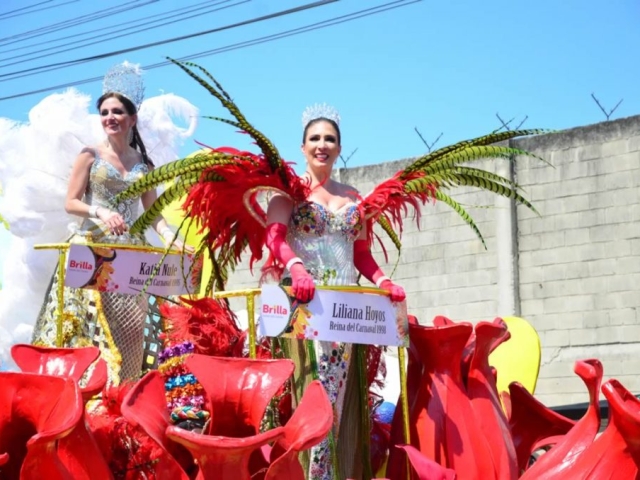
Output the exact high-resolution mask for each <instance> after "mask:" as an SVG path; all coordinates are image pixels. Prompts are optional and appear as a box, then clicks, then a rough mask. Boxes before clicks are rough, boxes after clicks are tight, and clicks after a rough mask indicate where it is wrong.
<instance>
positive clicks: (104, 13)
mask: <svg viewBox="0 0 640 480" xmlns="http://www.w3.org/2000/svg"><path fill="white" fill-rule="evenodd" d="M159 1H160V0H147V1H145V2H143V3H140V4H139V5H133V6H131V7H129V6H128V5H130V4H132V3H139V2H140V0H130V1H128V2H126V3H123V4H121V5H117V6H115V7H113V6H111V7H109V8H105V9H103V10H98V11H96V12H93V13H90V14H88V15H83V16H81V17H77V16H74V17H73V18H71V19H69V20H63V21H61V22H58V23H53V24H51V25H47V26H45V27H40V28H36V29H35V30H29V31H27V32H22V33H18V34H16V35H11V36H9V37H5V38H0V43H2V44H3V45H11V44H13V43H18V42H22V41H24V40H27V39H29V38H35V37H41V36H42V35H46V34H48V33H52V32H57V31H59V30H64V29H66V28H69V27H75V26H76V25H80V24H84V23H89V22H93V21H94V20H100V19H102V18H104V17H109V16H112V15H116V14H119V13H123V12H128V11H130V10H133V9H135V8H140V7H145V6H147V5H150V4H152V3H157V2H159ZM22 37H26V38H22ZM12 39H15V40H13V41H12V42H9V41H7V40H12Z"/></svg>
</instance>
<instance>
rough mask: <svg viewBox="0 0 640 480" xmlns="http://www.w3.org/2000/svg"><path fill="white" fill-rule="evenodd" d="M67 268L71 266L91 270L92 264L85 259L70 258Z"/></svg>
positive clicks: (75, 268) (76, 268)
mask: <svg viewBox="0 0 640 480" xmlns="http://www.w3.org/2000/svg"><path fill="white" fill-rule="evenodd" d="M69 268H72V269H74V270H87V271H90V270H93V265H92V264H91V262H87V261H86V260H82V261H77V260H70V261H69Z"/></svg>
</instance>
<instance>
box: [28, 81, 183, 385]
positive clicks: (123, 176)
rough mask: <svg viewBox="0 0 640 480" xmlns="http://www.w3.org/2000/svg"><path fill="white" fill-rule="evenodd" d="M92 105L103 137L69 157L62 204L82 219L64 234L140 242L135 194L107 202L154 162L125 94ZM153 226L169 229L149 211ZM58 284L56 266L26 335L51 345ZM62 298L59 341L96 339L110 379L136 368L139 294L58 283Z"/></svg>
mask: <svg viewBox="0 0 640 480" xmlns="http://www.w3.org/2000/svg"><path fill="white" fill-rule="evenodd" d="M97 108H98V110H99V112H100V120H101V123H102V127H103V129H104V132H105V134H106V136H107V139H106V141H105V143H104V144H103V145H99V146H95V147H92V148H85V149H84V150H83V151H82V152H81V153H80V154H79V155H78V157H77V159H76V161H75V163H74V166H73V169H72V172H71V177H70V180H69V186H68V191H67V199H66V203H65V209H66V211H67V212H68V213H70V214H73V215H77V216H80V217H84V221H83V222H82V224H81V225H80V227H78V228H77V229H76V231H75V233H74V234H73V235H72V237H71V238H70V239H69V242H70V243H106V244H134V245H143V244H145V243H146V242H145V239H144V237H143V236H136V235H131V234H130V233H129V232H128V228H129V227H130V226H131V225H132V224H133V222H134V221H135V220H136V218H137V217H138V214H139V212H138V205H139V203H140V202H139V200H138V199H133V200H127V201H124V202H121V203H120V204H118V205H117V206H116V207H113V206H111V205H110V203H109V202H110V200H111V199H112V198H113V197H114V196H115V195H116V194H118V193H119V192H121V191H122V190H124V189H125V188H127V187H128V186H129V185H131V184H132V183H133V182H135V181H136V180H138V179H139V178H140V177H142V176H143V175H144V174H146V173H148V172H149V171H150V170H151V169H152V168H153V164H152V163H151V161H150V160H149V158H148V157H147V155H146V151H145V149H144V145H143V144H142V141H141V139H140V136H139V134H138V131H137V129H136V127H135V124H136V120H137V116H136V107H135V105H134V104H133V102H131V101H130V100H129V99H128V98H127V97H125V96H124V95H122V94H119V93H115V92H108V93H106V94H104V95H103V96H102V97H100V98H99V99H98V102H97ZM155 199H156V194H155V192H154V191H150V192H146V193H144V194H143V195H142V197H141V200H142V205H143V207H144V208H147V207H148V206H150V205H151V204H152V203H153V202H154V201H155ZM154 228H155V230H156V231H157V232H158V233H159V234H160V235H161V236H162V237H163V238H165V239H169V237H173V233H172V232H171V230H170V229H169V228H168V226H167V224H166V222H165V221H164V220H163V219H162V218H161V217H160V218H158V219H156V221H155V223H154ZM180 246H181V245H178V247H180ZM57 291H58V275H57V273H56V274H55V275H54V277H53V279H52V281H51V284H50V287H49V290H48V292H47V295H46V297H45V300H44V304H43V306H42V309H41V311H40V315H39V317H38V320H37V323H36V326H35V329H34V334H33V340H32V343H34V344H36V345H46V346H54V345H56V333H57V324H58V313H57V308H58V299H57ZM64 306H65V308H64V314H63V317H62V321H63V344H64V346H65V347H81V346H87V345H96V346H98V347H99V348H100V351H101V357H102V358H103V359H104V360H105V361H106V362H107V366H108V372H109V382H110V383H112V384H118V383H119V382H120V380H124V379H135V378H137V377H138V376H139V375H140V374H141V372H142V369H143V363H144V360H145V359H144V358H143V357H144V335H145V332H144V329H145V320H146V317H147V312H148V299H147V296H146V295H139V296H134V295H119V294H116V293H108V292H105V293H100V292H98V291H97V290H88V289H74V288H68V287H65V288H64Z"/></svg>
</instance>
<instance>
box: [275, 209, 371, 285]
mask: <svg viewBox="0 0 640 480" xmlns="http://www.w3.org/2000/svg"><path fill="white" fill-rule="evenodd" d="M361 229H362V222H361V215H360V209H359V208H358V205H357V204H355V203H348V204H346V205H344V206H343V207H342V208H340V209H338V210H336V211H335V212H334V211H331V210H330V209H328V208H327V207H324V206H323V205H320V204H319V203H315V202H304V203H300V204H298V205H296V206H295V207H294V209H293V213H292V215H291V220H290V222H289V235H288V238H287V240H288V243H289V245H291V248H292V249H293V250H294V252H295V253H296V255H298V256H299V257H300V258H301V259H302V261H303V263H304V265H305V267H306V269H307V271H308V272H309V273H310V274H311V275H313V277H314V278H315V279H316V282H317V283H320V284H326V285H349V284H354V283H356V280H357V275H358V274H357V271H356V268H355V266H354V264H353V242H355V241H356V239H357V238H358V235H360V231H361Z"/></svg>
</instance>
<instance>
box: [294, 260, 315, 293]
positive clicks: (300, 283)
mask: <svg viewBox="0 0 640 480" xmlns="http://www.w3.org/2000/svg"><path fill="white" fill-rule="evenodd" d="M289 271H290V272H291V280H292V285H291V293H293V296H294V297H296V298H297V299H298V300H299V301H300V302H302V303H308V302H310V301H311V300H312V299H313V295H314V294H315V292H316V285H315V283H314V282H313V277H312V276H311V275H309V272H307V270H306V269H305V268H304V265H303V264H302V263H294V264H293V265H291V267H289Z"/></svg>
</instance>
